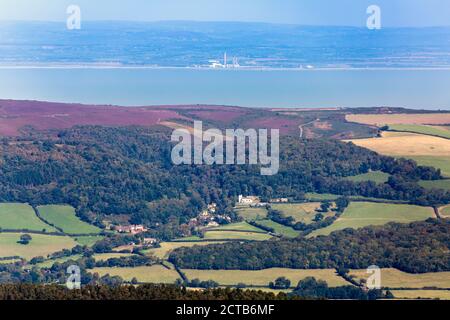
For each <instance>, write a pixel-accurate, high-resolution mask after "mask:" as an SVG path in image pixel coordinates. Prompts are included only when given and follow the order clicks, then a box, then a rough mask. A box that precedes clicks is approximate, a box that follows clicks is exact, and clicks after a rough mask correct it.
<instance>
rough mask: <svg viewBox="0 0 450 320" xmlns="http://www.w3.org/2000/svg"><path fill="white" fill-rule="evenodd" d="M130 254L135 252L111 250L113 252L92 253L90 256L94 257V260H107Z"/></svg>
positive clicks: (129, 255)
mask: <svg viewBox="0 0 450 320" xmlns="http://www.w3.org/2000/svg"><path fill="white" fill-rule="evenodd" d="M131 256H135V254H132V253H119V252H113V253H97V254H94V255H93V256H92V258H94V259H95V261H107V260H109V259H112V258H126V257H131Z"/></svg>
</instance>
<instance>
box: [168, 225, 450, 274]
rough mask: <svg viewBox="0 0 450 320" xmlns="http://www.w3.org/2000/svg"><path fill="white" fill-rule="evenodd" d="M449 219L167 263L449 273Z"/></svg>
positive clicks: (216, 248)
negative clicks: (378, 268) (374, 266)
mask: <svg viewBox="0 0 450 320" xmlns="http://www.w3.org/2000/svg"><path fill="white" fill-rule="evenodd" d="M449 252H450V221H448V220H437V219H429V220H427V221H424V222H415V223H411V224H398V223H390V224H388V225H385V226H379V227H367V228H362V229H358V230H354V229H346V230H341V231H337V232H334V233H332V234H331V235H329V236H320V237H315V238H311V239H304V238H296V239H282V240H278V241H265V242H251V243H235V242H234V243H224V244H214V245H208V246H202V247H192V248H179V249H176V250H174V251H173V252H172V253H171V255H170V257H169V260H170V261H171V262H172V263H174V264H175V265H177V266H178V267H179V268H186V269H231V270H232V269H241V270H261V269H267V268H275V267H280V268H293V269H328V268H334V269H339V268H348V269H365V268H367V267H369V266H371V265H373V264H375V265H378V266H379V267H381V268H397V269H399V270H402V271H405V272H410V273H425V272H439V271H450V254H449Z"/></svg>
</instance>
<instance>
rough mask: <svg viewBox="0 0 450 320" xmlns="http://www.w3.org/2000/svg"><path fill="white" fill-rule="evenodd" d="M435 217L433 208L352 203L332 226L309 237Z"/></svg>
mask: <svg viewBox="0 0 450 320" xmlns="http://www.w3.org/2000/svg"><path fill="white" fill-rule="evenodd" d="M433 217H435V215H434V211H433V209H432V208H426V207H419V206H411V205H405V204H387V203H372V202H352V203H350V205H349V207H348V208H347V209H346V210H345V211H344V213H343V214H342V216H341V217H340V218H339V219H338V220H336V222H334V223H333V224H332V225H331V226H329V227H326V228H323V229H319V230H316V231H314V232H312V233H311V234H310V235H309V236H310V237H312V236H318V235H328V234H330V233H332V232H333V231H337V230H342V229H346V228H353V229H357V228H362V227H366V226H371V225H383V224H386V223H389V222H400V223H409V222H413V221H422V220H426V219H428V218H433Z"/></svg>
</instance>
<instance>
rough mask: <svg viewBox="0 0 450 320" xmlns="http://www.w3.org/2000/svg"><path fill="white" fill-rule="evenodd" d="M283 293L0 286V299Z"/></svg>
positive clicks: (168, 297)
mask: <svg viewBox="0 0 450 320" xmlns="http://www.w3.org/2000/svg"><path fill="white" fill-rule="evenodd" d="M287 298H288V296H287V295H286V294H279V295H274V294H273V293H265V292H262V291H250V290H238V289H211V290H202V291H193V290H187V289H186V288H183V287H179V286H175V285H151V284H148V285H141V286H104V285H90V286H83V287H82V288H81V290H68V289H67V288H65V287H63V286H58V285H45V286H42V285H28V284H17V285H0V300H71V301H73V300H101V301H106V300H236V301H238V300H285V299H287Z"/></svg>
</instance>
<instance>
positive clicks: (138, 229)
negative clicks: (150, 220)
mask: <svg viewBox="0 0 450 320" xmlns="http://www.w3.org/2000/svg"><path fill="white" fill-rule="evenodd" d="M115 230H116V231H117V232H119V233H131V234H139V233H143V232H147V231H148V229H147V228H145V227H144V226H143V225H129V226H116V227H115Z"/></svg>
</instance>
